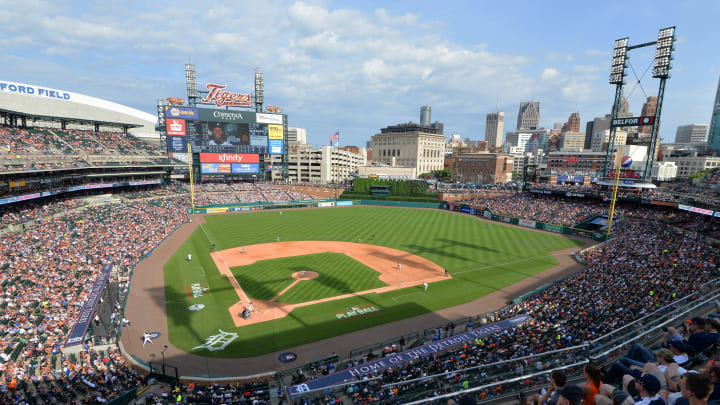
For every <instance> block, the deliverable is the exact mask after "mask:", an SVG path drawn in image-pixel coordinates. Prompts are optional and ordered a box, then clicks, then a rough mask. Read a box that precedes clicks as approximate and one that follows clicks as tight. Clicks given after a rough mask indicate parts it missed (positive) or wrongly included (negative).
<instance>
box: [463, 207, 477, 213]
mask: <svg viewBox="0 0 720 405" xmlns="http://www.w3.org/2000/svg"><path fill="white" fill-rule="evenodd" d="M460 212H463V213H465V214H470V215H475V214H476V213H477V210H476V209H475V208H470V207H460Z"/></svg>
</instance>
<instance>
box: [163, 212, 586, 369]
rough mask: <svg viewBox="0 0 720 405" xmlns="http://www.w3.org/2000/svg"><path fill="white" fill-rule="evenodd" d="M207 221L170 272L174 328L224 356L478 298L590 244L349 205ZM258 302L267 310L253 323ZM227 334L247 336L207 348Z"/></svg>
mask: <svg viewBox="0 0 720 405" xmlns="http://www.w3.org/2000/svg"><path fill="white" fill-rule="evenodd" d="M205 219H206V223H205V224H202V225H200V226H199V227H198V229H196V230H195V231H194V232H193V233H192V235H191V236H190V237H189V238H188V239H187V240H186V241H185V243H184V244H183V245H182V246H181V247H180V249H178V250H177V251H176V252H175V253H174V255H173V256H172V257H171V258H170V260H168V261H167V262H166V264H165V267H164V275H165V276H164V277H165V293H166V309H167V316H168V331H169V339H170V342H172V344H173V345H175V346H176V347H178V348H180V349H182V350H185V351H187V352H189V353H193V354H197V355H203V356H209V357H218V358H233V357H252V356H258V355H262V354H265V353H270V352H273V351H277V350H282V349H285V348H290V347H294V346H297V345H301V344H305V343H310V342H314V341H317V340H320V339H324V338H329V337H333V336H337V335H341V334H345V333H349V332H353V331H358V330H362V329H365V328H369V327H372V326H375V325H380V324H384V323H388V322H393V321H397V320H400V319H404V318H408V317H412V316H416V315H420V314H423V313H428V312H432V311H436V310H439V309H442V308H447V307H451V306H455V305H459V304H463V303H466V302H470V301H473V300H475V299H477V298H479V297H482V296H484V295H487V294H489V293H491V292H493V291H497V290H499V289H502V288H503V287H506V286H508V285H511V284H514V283H516V282H518V281H520V280H523V279H525V278H527V277H530V276H533V275H535V274H537V273H540V272H542V271H543V270H546V269H548V268H550V267H552V266H553V265H555V264H557V263H558V262H557V261H556V260H555V259H554V258H553V257H552V256H551V255H550V252H553V251H557V250H561V249H567V248H571V247H575V246H580V245H582V244H583V242H581V241H578V240H573V239H568V238H565V237H563V236H561V235H553V234H548V233H543V232H534V231H530V230H525V229H523V228H520V227H514V226H507V225H502V224H499V223H489V222H485V221H480V220H478V219H476V218H473V217H471V216H468V215H460V214H457V213H450V212H445V211H440V210H424V209H405V208H385V207H343V208H328V209H301V210H287V211H282V214H281V213H280V212H279V211H265V212H257V213H243V214H220V215H207V216H206V217H205ZM213 244H214V249H213ZM188 254H189V255H191V260H188V258H187V256H188ZM445 270H447V272H448V274H447V276H446V275H445V274H444V272H445ZM250 302H252V303H253V306H254V309H255V311H254V312H252V313H251V315H250V317H248V318H245V317H242V316H241V312H242V310H243V309H246V308H247V307H248V304H249V303H250ZM429 326H432V325H429ZM219 331H222V333H223V334H235V335H236V336H232V337H231V338H229V339H227V341H229V343H226V344H222V345H219V346H221V349H220V348H219V346H218V345H216V346H215V347H212V346H210V347H207V346H206V347H201V346H202V345H203V344H205V343H207V342H208V338H209V337H210V336H213V335H216V336H217V335H218V334H220V333H221V332H219ZM398 334H400V332H399V333H398ZM368 343H373V342H368Z"/></svg>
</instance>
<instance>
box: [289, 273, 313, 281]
mask: <svg viewBox="0 0 720 405" xmlns="http://www.w3.org/2000/svg"><path fill="white" fill-rule="evenodd" d="M318 276H319V274H317V273H316V272H314V271H306V272H305V274H303V272H302V271H298V272H296V273H293V274H292V278H294V279H295V280H312V279H314V278H318Z"/></svg>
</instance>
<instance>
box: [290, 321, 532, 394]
mask: <svg viewBox="0 0 720 405" xmlns="http://www.w3.org/2000/svg"><path fill="white" fill-rule="evenodd" d="M530 319H531V318H530V317H529V316H527V315H519V316H516V317H514V318H510V319H506V320H504V321H500V322H495V323H491V324H489V325H484V326H481V327H479V328H477V329H473V330H470V331H467V332H465V333H460V334H458V335H455V336H451V337H449V338H445V339H441V340H438V341H437V342H432V343H428V344H426V345H424V346H420V347H416V348H414V349H410V350H405V351H404V352H400V353H392V354H390V355H388V356H387V357H384V358H382V359H379V360H374V361H370V362H367V363H365V364H361V365H358V366H355V367H350V368H348V369H346V370H342V371H338V372H337V373H333V374H330V375H327V376H323V377H320V378H316V379H314V380H312V381H308V382H306V383H304V384H298V385H293V386H291V387H288V393H289V394H290V397H291V398H297V397H299V396H301V395H303V394H304V393H306V392H310V391H316V390H322V389H325V388H327V387H330V386H333V385H337V384H341V383H343V382H345V381H349V380H353V379H359V378H362V377H363V376H365V375H368V374H375V373H378V374H379V373H382V372H383V371H385V370H387V369H389V368H392V367H397V366H401V365H402V364H404V363H408V362H410V361H413V360H416V359H418V358H420V357H424V356H429V355H431V354H433V353H437V352H441V351H443V350H447V349H450V348H452V347H455V346H458V345H461V344H463V343H465V342H469V341H472V340H475V339H479V338H485V337H486V336H488V335H490V334H492V333H496V332H500V331H503V330H505V329H509V328H512V327H516V326H520V325H521V324H523V323H525V322H527V321H529V320H530Z"/></svg>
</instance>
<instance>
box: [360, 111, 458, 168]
mask: <svg viewBox="0 0 720 405" xmlns="http://www.w3.org/2000/svg"><path fill="white" fill-rule="evenodd" d="M438 131H440V129H437V128H433V127H432V126H427V125H420V124H416V123H413V122H410V123H407V124H399V125H393V126H388V127H387V128H382V129H381V130H380V133H379V134H376V135H373V136H372V150H373V152H372V154H373V162H376V163H380V164H384V165H387V166H391V167H414V168H417V172H418V173H427V172H430V171H433V170H442V169H443V161H444V158H445V137H444V136H443V135H442V134H440V133H438Z"/></svg>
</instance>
